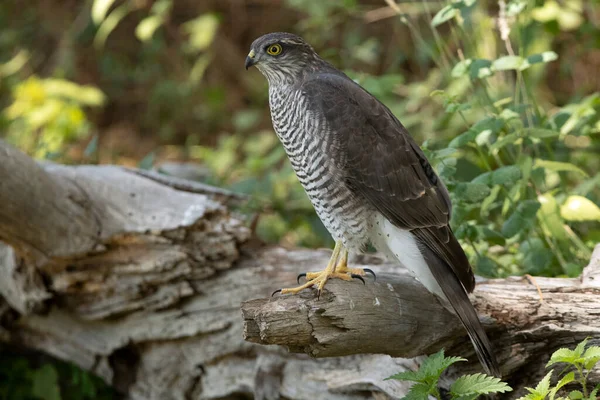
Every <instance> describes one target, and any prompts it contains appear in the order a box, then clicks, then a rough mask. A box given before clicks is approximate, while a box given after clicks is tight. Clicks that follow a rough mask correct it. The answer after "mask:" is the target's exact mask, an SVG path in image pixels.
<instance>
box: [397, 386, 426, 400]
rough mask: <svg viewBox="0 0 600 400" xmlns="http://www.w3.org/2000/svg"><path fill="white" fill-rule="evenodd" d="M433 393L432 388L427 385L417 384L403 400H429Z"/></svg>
mask: <svg viewBox="0 0 600 400" xmlns="http://www.w3.org/2000/svg"><path fill="white" fill-rule="evenodd" d="M430 392H431V386H429V385H427V384H425V383H417V384H414V385H412V386H411V388H410V390H409V391H408V393H406V396H404V397H403V398H402V400H423V399H428V398H429V394H430Z"/></svg>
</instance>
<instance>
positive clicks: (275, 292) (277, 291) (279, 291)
mask: <svg viewBox="0 0 600 400" xmlns="http://www.w3.org/2000/svg"><path fill="white" fill-rule="evenodd" d="M277 293H281V289H277V290H276V291H274V292H273V294H272V295H271V297H273V296H275V295H276V294H277Z"/></svg>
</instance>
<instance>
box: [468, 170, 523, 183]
mask: <svg viewBox="0 0 600 400" xmlns="http://www.w3.org/2000/svg"><path fill="white" fill-rule="evenodd" d="M519 178H521V169H520V168H519V167H517V166H516V165H509V166H506V167H500V168H498V169H496V170H495V171H490V172H484V173H483V174H481V175H479V176H478V177H476V178H475V179H473V180H472V181H471V182H473V183H482V184H484V185H489V186H494V185H508V184H513V183H514V182H516V181H518V180H519Z"/></svg>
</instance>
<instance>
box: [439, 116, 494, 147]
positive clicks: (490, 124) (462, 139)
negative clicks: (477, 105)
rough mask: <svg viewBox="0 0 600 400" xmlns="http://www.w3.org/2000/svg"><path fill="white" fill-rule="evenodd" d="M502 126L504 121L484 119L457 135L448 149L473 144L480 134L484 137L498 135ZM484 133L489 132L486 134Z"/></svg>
mask: <svg viewBox="0 0 600 400" xmlns="http://www.w3.org/2000/svg"><path fill="white" fill-rule="evenodd" d="M503 126H504V121H503V120H502V119H498V118H495V117H488V118H484V119H482V120H481V121H478V122H477V123H475V125H473V126H472V127H471V128H470V129H469V130H468V131H466V132H464V133H462V134H460V135H458V136H457V137H455V138H454V139H452V141H451V142H450V143H449V144H448V147H453V148H457V147H463V146H465V145H467V144H470V143H473V142H474V141H475V139H476V138H477V137H478V136H479V135H480V134H482V133H485V134H486V135H489V134H493V133H498V132H499V131H500V129H502V127H503ZM486 131H489V133H488V132H486Z"/></svg>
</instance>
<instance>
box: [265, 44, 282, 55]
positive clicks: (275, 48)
mask: <svg viewBox="0 0 600 400" xmlns="http://www.w3.org/2000/svg"><path fill="white" fill-rule="evenodd" d="M282 50H283V49H282V48H281V45H280V44H272V45H270V46H269V48H268V49H267V53H269V54H270V55H272V56H278V55H279V54H281V51H282Z"/></svg>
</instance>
